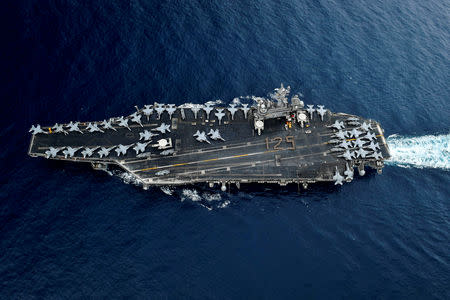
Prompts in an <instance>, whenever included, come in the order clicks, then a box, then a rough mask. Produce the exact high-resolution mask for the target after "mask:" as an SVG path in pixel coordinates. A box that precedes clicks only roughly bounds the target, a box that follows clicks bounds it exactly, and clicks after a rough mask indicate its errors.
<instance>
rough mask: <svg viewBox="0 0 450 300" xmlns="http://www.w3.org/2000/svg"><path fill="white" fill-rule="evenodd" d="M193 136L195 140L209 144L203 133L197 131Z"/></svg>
mask: <svg viewBox="0 0 450 300" xmlns="http://www.w3.org/2000/svg"><path fill="white" fill-rule="evenodd" d="M194 136H197V138H196V140H197V141H199V142H201V143H203V142H207V143H208V144H211V142H210V141H208V139H207V138H206V133H205V132H204V131H202V132H200V131H198V130H197V132H196V133H195V134H194Z"/></svg>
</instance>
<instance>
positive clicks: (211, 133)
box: [208, 129, 225, 141]
mask: <svg viewBox="0 0 450 300" xmlns="http://www.w3.org/2000/svg"><path fill="white" fill-rule="evenodd" d="M208 135H209V136H210V138H211V139H213V140H215V141H217V140H222V141H225V140H224V139H223V138H222V136H221V135H220V132H219V129H216V130H214V129H211V130H210V131H209V133H208Z"/></svg>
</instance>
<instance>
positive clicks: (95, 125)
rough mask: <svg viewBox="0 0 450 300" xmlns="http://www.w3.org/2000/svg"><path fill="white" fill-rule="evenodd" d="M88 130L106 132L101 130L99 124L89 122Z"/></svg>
mask: <svg viewBox="0 0 450 300" xmlns="http://www.w3.org/2000/svg"><path fill="white" fill-rule="evenodd" d="M86 130H89V132H91V133H92V132H95V131H99V132H104V131H103V130H101V129H100V128H98V125H97V124H96V123H89V124H88V125H87V126H86Z"/></svg>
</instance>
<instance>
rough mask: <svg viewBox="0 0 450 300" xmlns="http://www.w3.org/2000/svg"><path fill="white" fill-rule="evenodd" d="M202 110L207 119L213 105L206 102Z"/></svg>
mask: <svg viewBox="0 0 450 300" xmlns="http://www.w3.org/2000/svg"><path fill="white" fill-rule="evenodd" d="M203 110H204V111H205V113H206V118H207V119H209V114H210V113H211V111H213V110H214V107H212V106H211V105H210V104H206V105H205V106H203Z"/></svg>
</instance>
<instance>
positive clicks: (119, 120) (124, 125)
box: [117, 117, 131, 131]
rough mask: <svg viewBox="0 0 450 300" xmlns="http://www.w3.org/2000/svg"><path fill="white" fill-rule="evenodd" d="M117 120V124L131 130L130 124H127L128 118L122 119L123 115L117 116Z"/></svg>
mask: <svg viewBox="0 0 450 300" xmlns="http://www.w3.org/2000/svg"><path fill="white" fill-rule="evenodd" d="M117 122H119V126H121V127H125V128H128V130H129V131H131V128H130V126H128V119H124V118H123V117H119V118H118V119H117Z"/></svg>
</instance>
